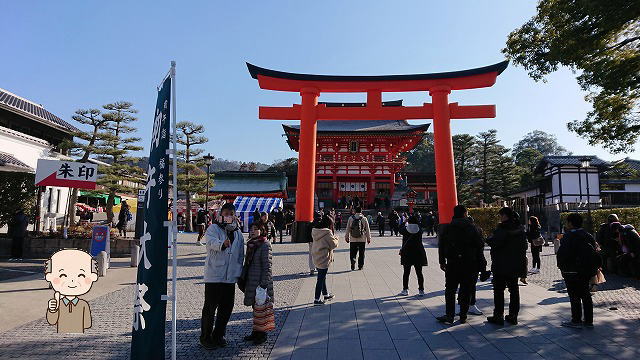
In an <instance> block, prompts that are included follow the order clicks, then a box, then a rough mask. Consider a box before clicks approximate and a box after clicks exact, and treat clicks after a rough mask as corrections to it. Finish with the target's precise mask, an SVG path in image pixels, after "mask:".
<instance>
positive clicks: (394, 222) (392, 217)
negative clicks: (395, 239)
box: [388, 210, 400, 236]
mask: <svg viewBox="0 0 640 360" xmlns="http://www.w3.org/2000/svg"><path fill="white" fill-rule="evenodd" d="M388 219H389V230H391V236H393V235H395V236H398V230H399V229H398V226H399V224H398V222H399V221H400V216H398V212H397V211H395V210H393V211H392V212H391V213H389V216H388Z"/></svg>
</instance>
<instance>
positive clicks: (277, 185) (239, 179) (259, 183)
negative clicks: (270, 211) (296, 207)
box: [210, 171, 287, 194]
mask: <svg viewBox="0 0 640 360" xmlns="http://www.w3.org/2000/svg"><path fill="white" fill-rule="evenodd" d="M213 175H214V176H213V179H214V183H213V184H214V185H213V187H212V188H211V189H210V192H212V193H216V194H227V193H229V194H273V193H284V192H286V190H287V176H286V174H285V173H279V172H266V171H221V172H216V173H214V174H213Z"/></svg>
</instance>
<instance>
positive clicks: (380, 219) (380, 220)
mask: <svg viewBox="0 0 640 360" xmlns="http://www.w3.org/2000/svg"><path fill="white" fill-rule="evenodd" d="M376 224H378V234H379V235H380V236H384V216H382V213H381V212H378V217H376Z"/></svg>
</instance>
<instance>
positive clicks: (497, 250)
mask: <svg viewBox="0 0 640 360" xmlns="http://www.w3.org/2000/svg"><path fill="white" fill-rule="evenodd" d="M498 215H499V216H500V220H501V222H500V224H498V227H497V228H496V229H495V230H494V231H493V235H492V236H491V237H489V238H488V239H487V244H488V245H489V246H490V247H491V271H492V272H493V302H494V306H495V308H494V310H493V316H490V317H488V318H487V321H488V322H490V323H493V324H498V325H504V321H505V320H506V321H507V322H509V323H511V324H513V325H516V324H517V323H518V312H519V311H520V289H519V288H518V278H520V277H526V276H527V247H528V245H527V237H526V234H525V231H524V227H523V226H522V225H520V222H519V221H518V214H517V213H516V212H515V211H513V210H512V209H511V208H508V207H503V208H502V209H500V211H498ZM505 288H508V289H509V295H510V296H509V315H507V316H506V317H504V316H503V314H504V290H505Z"/></svg>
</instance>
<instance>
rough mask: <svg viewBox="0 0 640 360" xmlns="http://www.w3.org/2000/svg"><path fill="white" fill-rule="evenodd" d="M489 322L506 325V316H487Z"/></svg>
mask: <svg viewBox="0 0 640 360" xmlns="http://www.w3.org/2000/svg"><path fill="white" fill-rule="evenodd" d="M487 322H488V323H491V324H496V325H500V326H502V325H504V318H502V317H497V316H489V317H487Z"/></svg>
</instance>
